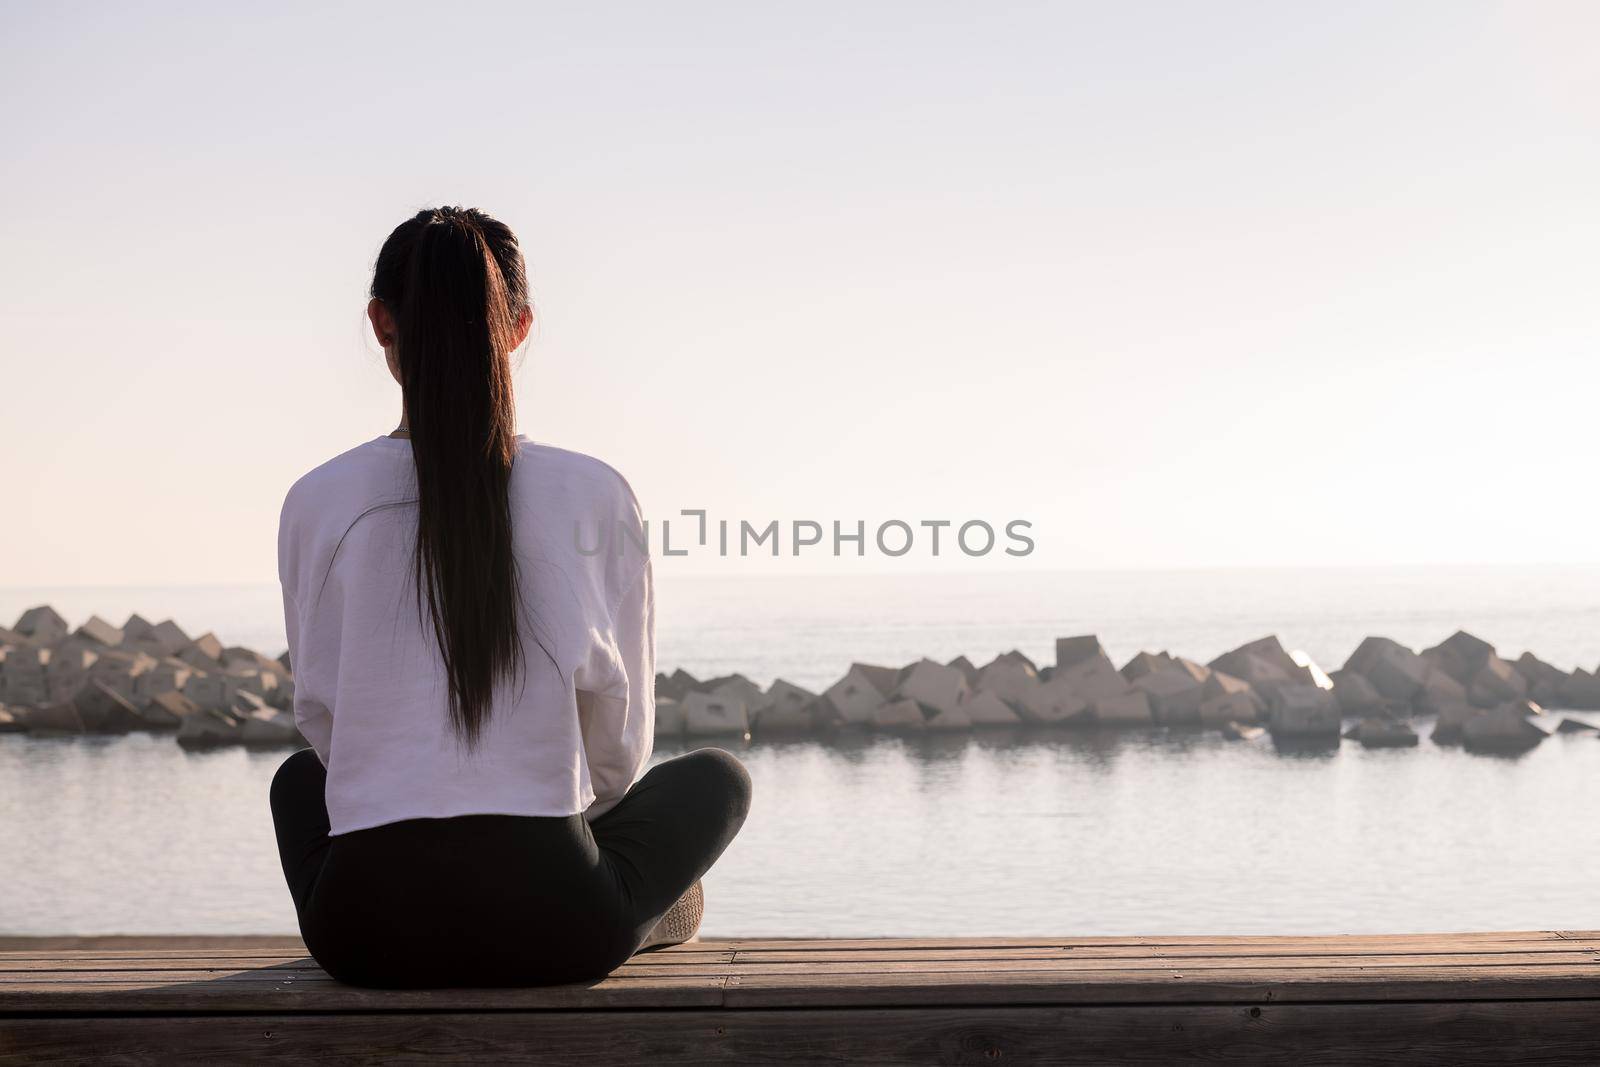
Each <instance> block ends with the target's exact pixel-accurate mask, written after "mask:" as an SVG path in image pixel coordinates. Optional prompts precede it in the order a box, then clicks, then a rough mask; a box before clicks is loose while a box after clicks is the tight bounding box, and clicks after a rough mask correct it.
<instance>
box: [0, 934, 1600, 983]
mask: <svg viewBox="0 0 1600 1067" xmlns="http://www.w3.org/2000/svg"><path fill="white" fill-rule="evenodd" d="M1570 944H1571V942H1570ZM734 955H738V958H734ZM843 957H845V958H826V960H811V958H805V957H800V958H789V960H773V961H770V960H766V958H762V957H760V955H758V953H749V955H746V953H731V952H726V953H722V955H720V957H709V955H704V953H699V955H683V957H669V955H664V953H650V955H643V957H635V958H634V960H630V961H627V963H624V965H622V966H621V968H619V969H618V971H616V974H618V976H622V977H646V976H658V974H659V976H674V974H677V976H683V974H838V976H850V974H893V973H902V971H917V973H928V974H994V976H1005V974H1024V973H1026V974H1037V973H1051V974H1061V976H1062V977H1064V979H1067V977H1070V976H1074V974H1096V973H1102V971H1162V973H1170V971H1182V973H1194V974H1198V973H1211V971H1229V969H1248V971H1274V973H1277V971H1282V973H1283V976H1285V981H1293V979H1294V976H1298V974H1302V973H1306V971H1312V973H1317V971H1325V969H1334V968H1362V969H1371V971H1395V969H1408V968H1429V969H1437V968H1462V969H1472V968H1483V966H1499V968H1506V966H1518V968H1542V966H1562V968H1573V966H1584V965H1589V966H1594V968H1595V974H1597V977H1600V953H1595V952H1581V950H1573V952H1490V953H1466V952H1458V953H1429V955H1424V953H1414V955H1408V953H1390V955H1299V957H1290V955H1278V957H1232V955H1226V957H1200V955H1194V957H1182V958H1178V957H1173V958H1163V957H1109V958H1106V957H1083V955H1077V953H1058V955H1053V957H1024V955H1018V957H976V958H973V957H962V958H955V960H950V958H944V957H926V955H925V957H922V958H915V957H914V958H902V957H894V955H890V957H886V958H883V957H878V955H867V953H856V955H851V953H843ZM320 974H322V968H318V966H317V963H315V961H312V960H309V958H306V960H294V961H282V963H274V965H269V966H254V965H245V966H240V965H238V963H237V961H213V960H166V961H160V960H158V961H149V960H115V961H104V960H66V961H29V963H27V965H11V966H0V987H6V985H18V984H29V982H35V981H37V982H43V981H141V982H149V981H202V979H208V977H210V979H221V977H229V979H235V977H237V979H246V981H248V979H261V981H282V979H285V977H294V976H320Z"/></svg>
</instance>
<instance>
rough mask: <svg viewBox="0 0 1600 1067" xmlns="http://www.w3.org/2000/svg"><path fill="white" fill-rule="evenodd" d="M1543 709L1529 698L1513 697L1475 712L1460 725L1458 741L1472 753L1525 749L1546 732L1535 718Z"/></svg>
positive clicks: (1541, 715)
mask: <svg viewBox="0 0 1600 1067" xmlns="http://www.w3.org/2000/svg"><path fill="white" fill-rule="evenodd" d="M1544 718H1545V714H1544V709H1543V708H1541V707H1540V706H1539V705H1538V704H1535V703H1533V701H1531V700H1517V701H1512V702H1510V703H1506V704H1501V705H1499V706H1498V707H1494V708H1483V709H1480V710H1478V711H1477V713H1476V714H1474V715H1472V716H1471V717H1470V718H1468V719H1467V720H1466V721H1465V722H1464V723H1462V725H1461V743H1462V745H1463V746H1465V747H1466V748H1467V749H1468V750H1469V751H1474V752H1500V753H1517V752H1525V751H1527V750H1528V749H1530V748H1533V747H1534V746H1536V745H1538V744H1539V743H1540V742H1541V741H1543V740H1544V739H1545V738H1546V737H1548V736H1549V732H1548V731H1547V730H1546V729H1545V728H1544V727H1543V726H1541V725H1539V723H1538V722H1536V720H1543V719H1544Z"/></svg>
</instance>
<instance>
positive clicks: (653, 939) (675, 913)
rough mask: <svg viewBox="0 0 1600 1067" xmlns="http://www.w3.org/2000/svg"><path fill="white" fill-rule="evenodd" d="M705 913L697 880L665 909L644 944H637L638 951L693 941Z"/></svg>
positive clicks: (701, 892) (704, 905)
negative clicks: (664, 912) (675, 901)
mask: <svg viewBox="0 0 1600 1067" xmlns="http://www.w3.org/2000/svg"><path fill="white" fill-rule="evenodd" d="M705 913H706V893H705V890H704V889H702V888H701V887H700V883H699V882H698V881H697V882H695V884H694V885H692V886H690V887H689V891H688V892H687V893H685V894H683V896H681V897H679V898H678V901H677V903H675V904H673V905H672V907H670V908H668V909H667V913H666V914H665V915H663V916H662V917H661V920H660V921H659V922H657V923H656V925H655V927H654V928H652V929H651V931H650V935H649V936H648V937H646V938H645V939H644V944H642V945H640V946H639V951H640V952H643V951H644V950H645V949H647V948H661V947H662V946H664V945H681V944H683V943H684V942H686V941H693V940H694V937H695V935H696V934H697V933H699V932H700V920H701V919H702V918H704V916H705Z"/></svg>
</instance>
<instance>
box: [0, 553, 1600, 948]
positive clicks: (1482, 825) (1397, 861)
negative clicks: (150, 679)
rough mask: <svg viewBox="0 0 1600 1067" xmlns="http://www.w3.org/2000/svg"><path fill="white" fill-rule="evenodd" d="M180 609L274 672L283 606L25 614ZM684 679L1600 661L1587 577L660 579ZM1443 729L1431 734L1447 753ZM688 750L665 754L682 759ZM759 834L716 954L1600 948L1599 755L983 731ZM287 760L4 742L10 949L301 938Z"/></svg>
mask: <svg viewBox="0 0 1600 1067" xmlns="http://www.w3.org/2000/svg"><path fill="white" fill-rule="evenodd" d="M41 600H49V601H52V602H54V603H55V604H56V605H57V606H58V607H60V608H61V609H62V610H63V611H65V612H66V613H67V614H68V615H69V617H70V618H72V619H73V620H74V621H77V620H78V619H80V618H81V617H83V616H84V615H85V614H87V613H88V612H89V611H91V610H94V611H99V612H101V613H102V614H106V615H112V616H117V617H118V618H117V619H116V621H120V617H121V616H122V615H124V614H125V613H126V612H128V611H130V610H135V609H137V610H140V611H142V612H144V613H145V614H148V615H152V616H159V615H165V614H173V615H176V617H177V618H178V619H179V621H180V622H183V623H184V624H185V625H186V626H189V627H190V628H191V629H192V630H195V631H198V630H200V629H205V628H213V629H216V630H217V631H218V632H219V633H220V634H221V635H222V637H223V638H224V639H225V640H226V641H228V642H230V643H231V642H235V641H237V642H241V643H246V644H253V645H258V646H260V647H262V648H263V649H265V650H268V651H274V652H275V651H277V650H278V649H279V648H281V645H282V633H281V623H280V622H279V621H278V620H277V618H276V614H277V612H278V611H279V610H280V609H279V606H278V604H277V600H276V592H275V590H273V589H271V588H244V589H228V590H218V589H188V590H150V589H146V590H138V589H95V590H89V589H83V590H0V621H4V622H9V621H10V619H11V618H13V617H14V616H15V615H16V614H17V612H18V611H20V610H21V608H22V607H24V606H27V605H28V604H32V603H36V602H39V601H41ZM662 601H663V603H662V611H661V619H660V627H661V635H660V648H661V656H660V660H661V664H662V665H663V666H664V667H668V668H670V667H672V666H677V665H682V666H685V667H687V668H688V669H690V670H692V671H695V672H697V673H701V674H708V673H713V672H721V671H725V670H733V669H742V670H744V671H745V672H746V673H748V674H750V675H752V676H753V677H755V678H757V679H758V680H760V681H763V682H764V681H767V680H769V679H770V678H772V677H774V676H776V675H783V676H785V677H789V678H791V679H792V680H795V681H797V682H800V683H802V684H807V685H812V686H820V685H823V684H826V683H828V682H829V681H831V680H832V679H833V678H834V677H835V676H836V675H837V674H838V673H839V672H840V670H841V669H842V668H843V666H844V665H845V663H846V662H848V661H849V660H850V659H852V658H862V659H872V660H878V661H880V662H888V663H898V662H902V661H905V660H907V659H910V658H912V657H914V656H917V655H922V654H928V655H933V656H937V657H946V658H947V657H949V656H953V655H955V654H956V653H958V652H965V653H967V654H969V655H972V656H973V657H974V658H975V659H980V661H981V659H982V658H983V657H987V656H988V655H991V654H993V653H994V652H996V651H1000V650H1002V649H1006V648H1011V647H1020V648H1022V649H1023V650H1024V651H1027V652H1029V653H1030V654H1034V655H1036V656H1039V657H1042V658H1044V659H1045V660H1047V661H1048V659H1049V658H1050V654H1049V647H1050V640H1051V639H1052V638H1053V637H1054V636H1056V635H1058V634H1066V633H1076V632H1084V631H1088V630H1094V631H1098V632H1099V633H1100V634H1101V635H1102V637H1103V638H1104V639H1105V641H1106V643H1107V645H1108V647H1109V648H1110V650H1111V652H1112V654H1113V655H1114V656H1116V657H1118V658H1119V659H1120V658H1121V657H1124V656H1126V655H1130V654H1131V653H1132V652H1133V651H1136V650H1137V649H1139V648H1151V649H1159V648H1170V649H1172V650H1173V651H1176V652H1183V653H1187V654H1190V655H1194V656H1198V657H1201V658H1207V657H1209V656H1211V655H1214V654H1215V653H1216V652H1219V651H1221V650H1223V649H1225V648H1227V647H1231V646H1232V645H1235V644H1237V643H1239V642H1240V641H1243V640H1247V639H1249V638H1253V637H1257V636H1260V635H1261V634H1264V633H1268V632H1277V633H1279V634H1280V635H1282V636H1283V638H1284V640H1285V643H1286V644H1288V645H1289V646H1290V647H1294V648H1303V649H1305V650H1307V651H1309V652H1310V653H1311V654H1312V655H1313V656H1314V657H1315V658H1316V659H1317V660H1318V661H1319V662H1321V663H1322V664H1323V665H1324V666H1329V667H1332V666H1337V665H1338V664H1339V663H1340V662H1342V660H1343V658H1344V657H1345V656H1346V655H1347V654H1348V653H1349V651H1350V649H1351V648H1353V647H1354V645H1355V643H1356V642H1357V641H1358V640H1359V639H1360V637H1361V636H1362V635H1364V634H1367V633H1374V632H1376V633H1385V634H1388V635H1390V636H1393V637H1396V638H1398V639H1400V640H1402V641H1406V642H1408V643H1413V644H1416V645H1422V644H1428V643H1432V642H1434V641H1437V640H1438V639H1440V638H1442V637H1444V636H1446V635H1447V634H1448V633H1449V632H1450V631H1451V630H1453V629H1454V628H1456V627H1457V626H1466V627H1468V628H1469V629H1473V630H1474V631H1475V632H1478V633H1480V634H1482V635H1483V636H1484V637H1487V638H1488V639H1490V640H1492V641H1494V642H1496V643H1497V644H1499V645H1500V647H1501V650H1502V652H1506V653H1510V654H1512V655H1515V654H1516V653H1518V652H1521V651H1522V650H1523V649H1525V648H1531V649H1534V650H1535V651H1537V652H1539V653H1540V654H1541V655H1543V656H1545V657H1546V658H1547V659H1550V660H1552V661H1554V662H1556V663H1557V664H1559V665H1561V666H1564V667H1571V666H1574V665H1578V664H1583V665H1586V666H1589V667H1591V668H1592V667H1593V666H1594V665H1595V663H1596V661H1597V660H1600V574H1597V573H1596V572H1593V571H1573V570H1555V569H1544V570H1529V571H1507V570H1493V571H1415V572H1402V571H1347V572H1340V571H1321V572H1287V571H1286V572H1233V573H1228V572H1213V573H1210V574H1201V573H1186V574H1169V575H1161V574H1148V573H1147V574H1141V575H1032V576H960V575H949V576H939V577H935V578H929V577H913V576H884V577H875V578H867V579H840V578H826V579H804V580H797V579H791V578H763V579H738V580H735V579H728V580H723V579H717V580H704V579H698V580H688V579H680V580H672V579H670V577H668V578H664V580H663V582H662ZM1424 732H1425V731H1424ZM663 754H670V752H669V753H663ZM742 756H743V758H744V759H745V761H746V763H747V765H748V766H749V767H750V770H751V773H752V775H753V777H754V779H755V784H756V803H755V807H754V810H753V811H752V814H751V818H750V821H749V823H748V824H747V825H746V828H745V831H744V833H743V834H742V835H741V836H740V838H739V839H738V840H737V841H736V842H735V844H734V845H733V847H732V849H731V850H730V851H729V853H728V854H727V855H726V856H725V857H724V859H723V861H722V863H721V864H720V865H719V866H718V867H717V868H716V869H715V870H714V871H713V872H712V874H711V875H710V877H709V878H708V879H707V892H708V912H707V921H706V927H705V929H706V932H707V933H708V934H714V935H734V934H779V933H782V934H793V935H847V934H854V935H870V934H901V935H909V934H926V935H934V934H950V935H954V934H1037V933H1041V932H1050V933H1056V934H1065V933H1080V934H1114V933H1124V934H1127V933H1180V932H1197V931H1204V932H1218V933H1223V932H1242V933H1249V932H1338V931H1351V932H1356V931H1395V930H1447V929H1449V930H1470V929H1495V928H1500V929H1506V928H1530V927H1531V928H1571V927H1578V928H1593V927H1594V926H1595V925H1596V923H1597V919H1600V900H1597V899H1596V898H1595V895H1594V891H1593V886H1594V885H1595V884H1597V880H1600V858H1597V857H1600V849H1597V848H1596V847H1595V846H1596V844H1597V842H1596V837H1597V832H1596V830H1595V829H1594V826H1595V819H1594V815H1593V813H1594V812H1595V811H1596V810H1597V802H1600V741H1597V740H1595V739H1594V738H1593V737H1591V736H1588V735H1584V736H1572V737H1554V738H1551V739H1550V740H1548V741H1547V742H1545V743H1544V744H1543V745H1542V746H1540V747H1539V748H1538V749H1536V750H1535V751H1533V752H1532V753H1529V754H1528V755H1526V756H1523V757H1521V758H1518V759H1502V758H1490V757H1481V756H1472V755H1468V754H1466V753H1463V752H1461V751H1459V750H1447V749H1440V748H1436V747H1434V746H1432V745H1431V744H1430V743H1429V742H1427V741H1426V740H1425V741H1424V742H1423V744H1422V745H1421V746H1420V747H1419V748H1417V749H1414V750H1407V751H1390V752H1368V751H1365V750H1363V749H1361V748H1359V747H1357V746H1355V745H1352V744H1346V745H1344V746H1343V747H1342V748H1341V749H1339V750H1338V751H1337V752H1336V753H1332V754H1323V755H1315V756H1311V755H1285V754H1280V753H1278V752H1277V751H1276V750H1274V749H1273V747H1272V746H1271V745H1270V744H1257V743H1249V744H1230V743H1227V742H1224V741H1222V740H1220V739H1219V738H1216V737H1215V736H1212V735H1197V734H1152V735H1138V736H1123V737H1118V736H1111V737H1095V736H1079V735H1071V734H1067V735H1054V736H1040V735H1034V736H1029V737H1015V736H1004V735H1002V736H982V735H980V736H974V737H970V738H957V739H946V740H939V741H902V740H897V739H875V740H863V741H858V742H855V743H829V744H824V743H816V742H803V743H792V744H781V745H779V744H773V745H759V746H755V747H751V748H748V749H745V750H743V752H742ZM282 758H283V753H281V752H279V753H266V754H261V753H249V752H245V751H242V750H227V751H221V752H215V753H206V754H195V753H186V752H184V751H182V750H181V749H179V748H178V747H177V746H176V745H175V744H174V743H173V742H172V741H171V739H170V738H153V737H141V736H133V737H125V738H96V739H85V740H78V741H44V740H30V739H28V738H24V737H19V736H15V735H0V932H8V933H42V932H80V933H90V932H119V931H120V932H176V931H194V932H224V931H229V932H284V931H291V930H293V928H294V920H293V914H292V912H291V910H290V908H289V906H288V898H287V893H286V891H285V890H284V888H283V885H282V878H281V875H280V873H279V871H278V869H277V860H276V856H275V853H274V849H273V844H272V833H271V823H270V819H269V816H268V813H267V808H266V788H267V783H268V780H269V779H270V777H271V774H272V772H273V770H274V768H275V767H276V765H277V763H278V761H279V760H281V759H282Z"/></svg>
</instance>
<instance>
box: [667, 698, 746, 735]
mask: <svg viewBox="0 0 1600 1067" xmlns="http://www.w3.org/2000/svg"><path fill="white" fill-rule="evenodd" d="M757 692H758V693H759V690H757ZM679 706H680V707H681V708H682V709H683V732H684V734H685V735H686V736H688V737H748V736H750V714H749V712H748V711H746V710H745V705H744V701H742V700H740V699H739V698H738V697H737V696H735V695H731V694H730V695H727V696H716V695H713V694H711V693H700V692H695V693H689V694H688V695H686V696H685V697H684V698H683V699H682V700H681V701H679Z"/></svg>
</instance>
